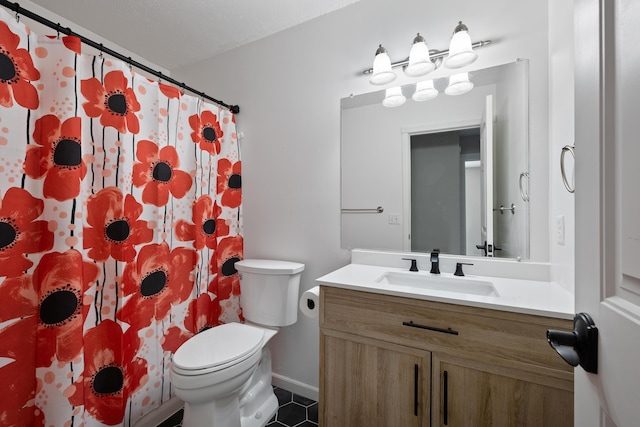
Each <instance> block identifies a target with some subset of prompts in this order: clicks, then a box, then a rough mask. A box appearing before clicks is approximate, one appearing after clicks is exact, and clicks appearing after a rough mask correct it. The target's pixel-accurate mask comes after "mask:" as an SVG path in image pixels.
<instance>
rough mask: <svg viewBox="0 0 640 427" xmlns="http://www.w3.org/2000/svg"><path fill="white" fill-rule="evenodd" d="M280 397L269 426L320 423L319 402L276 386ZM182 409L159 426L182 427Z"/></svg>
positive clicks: (276, 392)
mask: <svg viewBox="0 0 640 427" xmlns="http://www.w3.org/2000/svg"><path fill="white" fill-rule="evenodd" d="M273 392H274V393H275V394H276V397H277V398H278V406H279V408H278V412H276V415H275V416H274V417H273V418H272V419H271V420H269V423H267V427H271V426H274V427H310V426H317V425H318V402H316V401H315V400H311V399H307V398H306V397H302V396H299V395H297V394H294V393H291V392H290V391H287V390H285V389H282V388H279V387H274V388H273ZM181 425H182V409H181V410H180V411H178V412H176V413H175V414H173V415H172V416H171V417H170V418H168V419H166V420H165V421H163V422H162V423H161V424H160V425H159V426H158V427H180V426H181Z"/></svg>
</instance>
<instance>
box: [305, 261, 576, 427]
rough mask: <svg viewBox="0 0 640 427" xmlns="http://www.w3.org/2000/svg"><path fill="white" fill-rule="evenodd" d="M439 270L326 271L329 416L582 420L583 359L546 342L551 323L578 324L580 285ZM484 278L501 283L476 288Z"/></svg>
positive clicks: (460, 422)
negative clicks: (578, 399)
mask: <svg viewBox="0 0 640 427" xmlns="http://www.w3.org/2000/svg"><path fill="white" fill-rule="evenodd" d="M411 274H413V275H411ZM395 275H397V277H396V276H395ZM391 277H395V279H393V280H392V279H390V278H391ZM431 278H433V276H432V275H429V273H427V272H423V271H421V272H418V273H409V272H408V271H406V269H401V268H392V267H381V266H371V265H356V264H350V265H348V266H346V267H343V268H342V269H339V270H337V271H335V272H333V273H330V274H328V275H326V276H324V277H322V278H320V279H318V283H319V284H320V285H321V294H320V414H319V417H320V418H319V421H320V425H321V426H324V427H333V426H349V427H357V426H372V425H379V426H429V425H431V426H463V427H466V426H493V427H495V426H573V368H572V367H571V366H569V365H567V364H565V363H564V362H563V361H562V359H561V358H560V357H558V355H557V354H556V352H555V351H554V350H553V349H552V348H551V347H550V346H549V344H548V343H547V341H546V331H547V329H561V330H572V329H573V322H572V318H573V314H572V307H573V302H572V298H571V295H569V293H567V292H565V291H564V290H563V289H561V288H560V287H558V286H557V285H555V284H553V283H549V282H543V281H535V280H520V279H510V278H497V277H491V278H487V277H481V278H479V277H470V276H467V277H454V276H453V275H451V274H443V275H440V276H437V277H436V278H438V279H440V278H442V279H444V280H443V281H441V283H440V285H438V286H442V284H443V283H444V285H449V284H451V285H452V286H451V287H450V288H449V289H446V288H445V289H444V290H443V288H442V287H440V288H438V287H437V286H435V285H433V283H429V279H431ZM405 279H406V280H405ZM458 279H459V280H460V281H459V282H454V281H455V280H458ZM478 279H483V280H478ZM412 281H413V282H412ZM420 281H422V282H421V283H423V284H425V286H421V285H420ZM456 283H461V287H460V288H457V289H456V288H455V284H456ZM484 283H489V284H490V286H492V289H493V290H492V292H489V293H487V289H485V288H482V287H480V288H476V287H474V286H476V284H484ZM518 288H519V289H518Z"/></svg>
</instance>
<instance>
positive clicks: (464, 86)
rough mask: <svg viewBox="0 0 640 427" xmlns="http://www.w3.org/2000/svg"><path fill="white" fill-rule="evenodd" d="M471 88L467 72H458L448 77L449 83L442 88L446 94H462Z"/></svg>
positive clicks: (471, 84)
mask: <svg viewBox="0 0 640 427" xmlns="http://www.w3.org/2000/svg"><path fill="white" fill-rule="evenodd" d="M471 89H473V83H472V82H471V81H470V80H469V73H458V74H454V75H452V76H451V77H449V85H448V86H447V88H446V89H445V90H444V93H446V94H447V95H454V96H455V95H463V94H465V93H467V92H469V91H470V90H471Z"/></svg>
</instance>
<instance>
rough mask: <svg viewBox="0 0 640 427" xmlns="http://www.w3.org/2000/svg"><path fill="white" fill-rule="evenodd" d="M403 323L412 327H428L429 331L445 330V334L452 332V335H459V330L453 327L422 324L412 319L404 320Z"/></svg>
mask: <svg viewBox="0 0 640 427" xmlns="http://www.w3.org/2000/svg"><path fill="white" fill-rule="evenodd" d="M402 324H403V325H404V326H410V327H412V328H420V329H427V330H429V331H435V332H443V333H445V334H451V335H458V331H454V330H453V329H451V328H447V329H443V328H437V327H435V326H427V325H421V324H419V323H413V322H412V321H410V322H402Z"/></svg>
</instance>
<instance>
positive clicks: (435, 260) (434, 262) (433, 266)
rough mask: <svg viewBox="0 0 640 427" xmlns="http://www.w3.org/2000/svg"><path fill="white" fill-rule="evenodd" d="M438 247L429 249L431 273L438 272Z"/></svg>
mask: <svg viewBox="0 0 640 427" xmlns="http://www.w3.org/2000/svg"><path fill="white" fill-rule="evenodd" d="M439 255H440V249H434V250H432V251H431V274H440V259H439Z"/></svg>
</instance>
